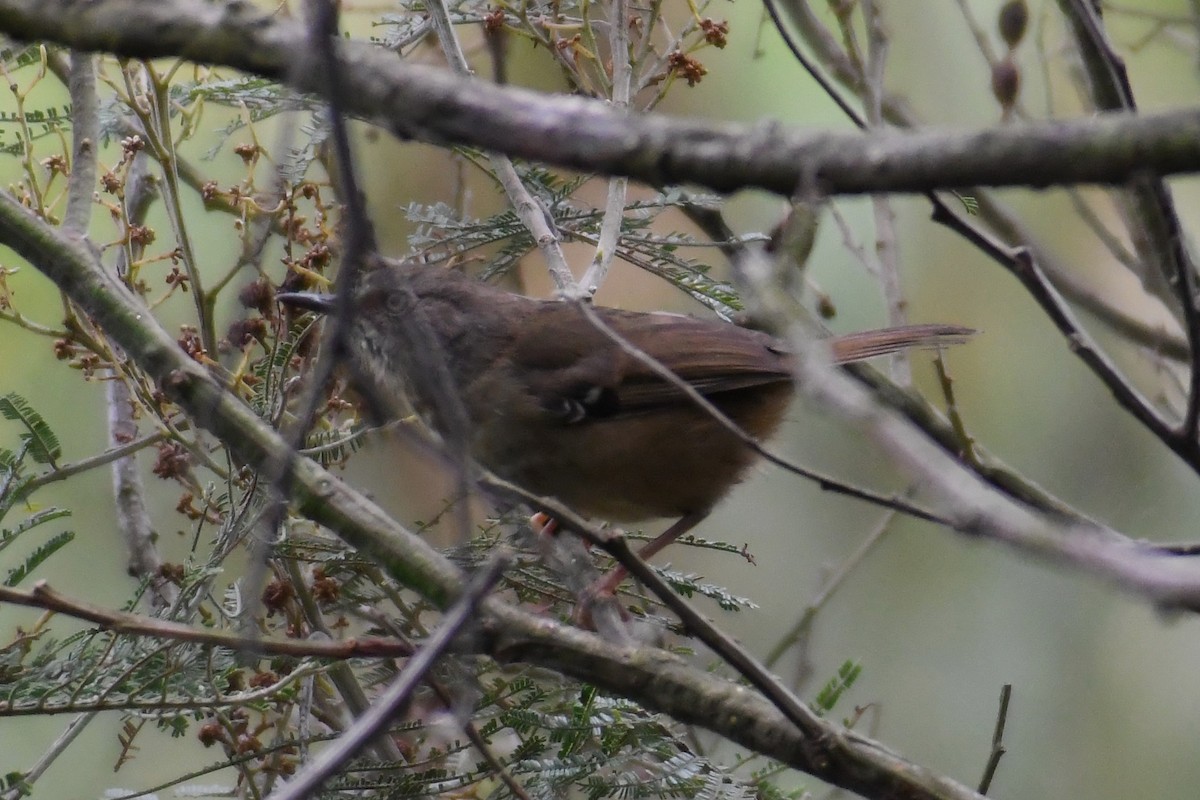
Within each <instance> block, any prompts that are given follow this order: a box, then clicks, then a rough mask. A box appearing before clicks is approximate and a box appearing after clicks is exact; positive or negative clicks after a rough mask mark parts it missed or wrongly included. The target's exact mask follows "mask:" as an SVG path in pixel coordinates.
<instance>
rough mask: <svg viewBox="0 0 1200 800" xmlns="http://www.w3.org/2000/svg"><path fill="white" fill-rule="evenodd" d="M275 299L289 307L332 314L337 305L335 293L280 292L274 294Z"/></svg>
mask: <svg viewBox="0 0 1200 800" xmlns="http://www.w3.org/2000/svg"><path fill="white" fill-rule="evenodd" d="M275 300H276V301H278V302H280V303H282V304H283V305H285V306H288V307H289V308H299V309H303V310H305V311H315V312H316V313H318V314H332V313H333V311H334V308H336V307H337V295H332V294H317V293H316V292H281V293H279V294H277V295H275Z"/></svg>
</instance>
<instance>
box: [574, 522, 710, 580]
mask: <svg viewBox="0 0 1200 800" xmlns="http://www.w3.org/2000/svg"><path fill="white" fill-rule="evenodd" d="M707 516H708V511H695V512H692V513H690V514H684V515H683V516H682V517H680V518H679V519H677V520H676V521H675V522H674V523H673V524H672V525H671V527H669V528H667V529H666V530H665V531H663V532H662V533H660V534H659V535H658V536H656V537H654V538H653V539H651V540H650V541H649V542H648V543H647V544H646V546H645V547H643V548H642V549H641V550H639V551H638V558H640V559H642V560H643V561H647V560H649V559H651V558H653V557H654V555H655V554H656V553H658V551H660V550H662V549H663V548H664V547H666V546H667V545H669V544H671V543H672V542H674V541H675V540H676V539H678V538H679V537H680V536H683V535H684V534H685V533H687V532H688V531H690V530H691V529H692V528H694V527H696V526H697V525H699V524H700V522H701V520H703V519H704V518H705V517H707ZM627 575H629V570H627V569H625V567H623V566H621V565H620V564H618V565H617V566H615V567H613V569H612V570H611V571H610V572H609V573H608V574H607V575H605V576H604V577H603V578H601V579H600V580H598V581H596V582H595V583H594V584H592V588H591V590H590V593H591V594H593V595H595V596H599V597H603V596H604V595H611V594H615V593H616V591H617V587H618V586H620V585H621V581H623V580H625V577H626V576H627Z"/></svg>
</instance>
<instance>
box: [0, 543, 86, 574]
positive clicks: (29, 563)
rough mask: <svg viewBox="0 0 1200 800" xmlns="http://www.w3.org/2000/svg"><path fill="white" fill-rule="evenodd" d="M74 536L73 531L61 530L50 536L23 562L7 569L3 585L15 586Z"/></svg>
mask: <svg viewBox="0 0 1200 800" xmlns="http://www.w3.org/2000/svg"><path fill="white" fill-rule="evenodd" d="M74 538H75V532H74V531H63V532H62V533H60V534H58V535H57V536H54V537H52V538H51V539H50V540H49V541H47V542H46V543H45V544H43V545H42V546H41V547H39V548H38V549H37V550H34V551H33V552H32V553H30V554H29V557H28V558H26V559H25V563H24V564H22V565H21V566H19V567H16V568H15V569H10V570H9V571H8V577H7V578H5V579H4V585H5V586H16V585H17V584H18V583H20V582H21V581H23V580H24V579H25V578H27V577H28V576H29V574H30V573H31V572H33V571H34V570H35V569H37V568H38V567H39V566H40V565H41V564H42V562H44V561H45V560H46V559H48V558H49V557H50V556H52V555H54V554H55V553H57V552H58V551H59V550H61V549H62V548H64V547H66V546H67V544H69V543H70V542H71V541H72V540H73V539H74Z"/></svg>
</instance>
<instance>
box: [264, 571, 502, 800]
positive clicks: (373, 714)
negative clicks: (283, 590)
mask: <svg viewBox="0 0 1200 800" xmlns="http://www.w3.org/2000/svg"><path fill="white" fill-rule="evenodd" d="M510 561H511V556H510V555H509V554H508V553H507V552H506V551H504V550H496V551H494V552H493V554H492V555H491V556H490V557H489V558H488V560H487V561H486V562H485V563H484V565H483V566H482V567H480V568H479V571H478V572H476V573H475V575H474V576H473V577H472V578H471V581H470V583H468V584H467V586H466V588H465V589H464V590H463V594H462V596H461V597H460V598H459V599H458V600H457V601H456V602H455V604H454V605H453V606H452V607H451V608H450V610H449V611H448V612H446V616H445V617H444V618H443V619H442V623H441V625H440V626H439V627H438V629H437V630H436V631H435V632H434V634H433V635H432V636H430V637H429V639H428V640H427V641H426V642H425V643H424V644H423V645H422V646H421V649H420V650H419V651H417V653H416V654H415V655H414V656H413V657H412V658H410V659H409V661H408V663H407V664H406V665H405V667H404V671H403V672H401V673H400V675H398V676H397V677H396V680H395V681H393V682H392V685H391V686H389V687H388V688H387V690H386V691H384V692H383V693H382V694H381V695H380V696H379V697H377V698H375V702H374V703H372V704H371V708H370V710H369V711H368V712H367V713H366V714H364V715H362V716H361V717H359V718H358V719H357V720H355V721H354V724H353V725H351V726H350V727H349V728H347V729H346V730H345V731H344V732H343V733H342V735H341V736H340V737H338V740H337V741H336V742H335V743H334V744H332V745H330V746H329V747H328V748H326V749H325V750H323V751H321V754H320V755H319V756H317V758H316V759H314V760H313V761H312V762H310V763H309V764H308V765H307V766H306V767H304V768H303V769H302V770H300V771H299V772H298V773H296V775H295V777H293V778H292V779H291V780H289V781H288V782H287V783H286V784H285V785H284V786H283V787H281V788H280V789H279V791H277V792H276V793H275V794H273V795H272V796H271V800H305V798H308V797H312V796H313V795H314V794H315V793H316V791H317V789H318V788H319V787H320V786H321V784H323V783H324V782H325V781H326V780H328V779H329V778H330V777H332V776H333V774H334V773H335V772H337V771H338V770H339V769H341V768H342V767H343V766H344V765H345V763H346V762H347V761H349V760H350V759H351V758H353V757H354V755H355V754H356V753H358V752H359V751H360V750H361V749H362V748H363V747H365V746H366V745H367V743H368V742H370V741H371V740H372V739H374V738H375V737H376V736H378V735H379V734H381V733H382V732H383V730H384V728H385V727H386V726H387V725H388V724H389V723H390V722H391V721H392V720H393V719H395V718H396V715H397V714H399V713H400V711H401V710H402V709H403V708H404V707H405V706H406V705H407V704H408V701H409V699H410V698H411V697H412V694H413V692H415V691H416V690H417V688H418V687H419V686H420V685H421V684H422V683H424V682H425V679H426V677H427V676H428V674H429V671H430V670H431V669H433V666H434V665H435V664H436V663H437V662H438V659H440V658H441V657H442V655H443V654H444V653H445V652H446V651H447V650H448V649H449V648H450V646H451V645H452V644H454V640H455V639H457V638H458V637H459V635H461V634H462V633H463V631H464V629H466V628H467V627H469V625H470V623H471V618H472V617H473V616H474V615H475V611H476V609H477V608H478V607H479V604H480V603H481V602H482V601H483V598H484V597H486V596H487V594H488V593H489V592H491V590H492V587H493V586H495V585H496V582H497V581H499V580H500V577H501V576H502V575H503V574H504V571H505V570H506V569H508V565H509V563H510Z"/></svg>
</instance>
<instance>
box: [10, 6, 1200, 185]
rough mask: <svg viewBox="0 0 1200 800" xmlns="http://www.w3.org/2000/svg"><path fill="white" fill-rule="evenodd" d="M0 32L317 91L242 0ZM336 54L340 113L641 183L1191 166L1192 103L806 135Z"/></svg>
mask: <svg viewBox="0 0 1200 800" xmlns="http://www.w3.org/2000/svg"><path fill="white" fill-rule="evenodd" d="M0 31H3V32H5V33H7V34H9V35H11V36H15V37H18V38H23V39H28V40H48V41H54V42H59V43H61V44H64V45H68V46H70V47H74V48H77V49H91V50H103V51H108V52H113V53H117V54H120V55H125V56H134V57H141V58H151V57H162V56H177V57H182V58H186V59H192V60H195V61H200V62H205V63H217V64H224V65H227V66H230V67H235V68H237V69H241V70H245V71H247V72H253V73H257V74H260V75H264V76H267V77H270V78H273V79H276V80H279V81H281V82H283V83H286V84H288V85H289V86H292V87H293V88H295V89H298V90H300V91H304V92H316V93H319V92H321V91H324V90H325V89H326V81H325V80H324V78H323V71H322V68H321V66H320V65H319V64H318V63H317V62H316V61H315V60H313V59H307V58H305V54H306V53H308V52H309V49H310V48H309V47H308V44H307V40H306V38H305V32H304V29H303V28H302V27H301V26H300V25H299V24H297V23H295V22H292V21H290V20H287V19H283V18H276V17H272V16H269V15H266V14H263V13H260V12H259V11H258V10H257V9H256V8H255V7H254V6H252V5H251V4H249V3H245V2H230V3H224V4H222V3H194V2H182V0H158V1H156V2H144V1H140V0H94V2H90V3H86V4H83V3H79V2H74V0H0ZM339 50H340V56H339V57H340V59H341V60H342V69H341V70H340V72H341V74H342V75H343V76H344V78H345V84H346V86H345V89H346V91H345V94H344V96H343V97H342V98H341V99H342V100H343V101H344V105H345V108H346V109H347V111H349V112H350V113H354V114H358V115H361V116H362V117H365V118H367V119H371V120H374V121H376V122H378V123H380V124H382V125H385V126H387V127H389V128H390V129H391V130H393V131H394V132H395V133H396V134H397V135H399V136H403V137H405V138H412V139H418V140H421V141H427V142H433V143H437V144H465V145H472V146H476V147H481V148H484V149H486V150H491V151H495V152H501V153H505V154H507V155H511V156H518V157H522V158H529V159H533V160H537V161H542V162H545V163H549V164H555V165H558V166H562V167H570V168H575V169H581V170H586V171H589V172H598V173H605V174H610V175H625V176H628V177H631V178H635V179H637V180H639V181H643V182H645V183H648V184H651V185H663V184H676V183H694V184H699V185H702V186H706V187H709V188H711V189H715V190H718V191H734V190H737V189H745V188H761V189H766V190H769V191H772V192H778V193H781V194H786V195H792V194H794V193H795V192H797V191H798V190H801V189H813V190H819V191H821V192H823V193H825V194H857V193H864V192H917V191H929V190H933V189H939V188H945V187H956V186H1031V187H1046V186H1051V185H1056V184H1063V183H1109V184H1119V183H1124V182H1125V181H1127V180H1128V179H1129V178H1130V177H1131V176H1134V175H1139V174H1140V175H1145V174H1147V173H1151V174H1158V175H1167V174H1174V173H1182V172H1195V171H1197V170H1200V110H1196V109H1192V110H1186V111H1175V112H1170V113H1165V114H1156V115H1147V116H1136V115H1132V114H1110V115H1103V116H1099V117H1094V118H1091V119H1086V120H1078V121H1073V122H1057V123H1037V124H1027V125H1012V126H1006V127H1004V128H998V129H988V130H983V131H975V132H961V131H954V132H948V131H942V132H936V131H922V132H914V133H903V134H901V133H897V132H895V131H887V132H882V133H871V134H807V133H803V132H801V131H799V130H796V129H789V128H786V127H784V126H782V125H779V124H778V123H775V122H766V123H761V124H757V125H734V124H717V123H703V122H696V121H693V120H684V119H675V118H670V117H666V116H662V115H657V114H645V115H639V116H630V115H628V114H626V113H623V112H618V111H614V110H612V109H611V108H610V107H609V106H607V105H606V104H604V103H601V102H598V101H592V100H587V99H584V98H581V97H564V96H548V95H545V94H539V93H537V92H532V91H527V90H523V89H516V88H512V87H504V86H496V85H493V84H489V83H486V82H484V81H480V80H474V79H470V78H462V77H457V76H455V75H452V74H450V73H449V72H447V71H445V70H439V69H433V68H429V67H422V66H418V65H412V64H406V63H403V62H402V61H400V60H398V59H396V57H395V55H394V54H392V53H390V52H388V51H386V50H384V49H382V48H379V47H375V46H372V45H369V44H366V43H362V42H350V41H348V42H344V43H343V45H342V47H340V48H339Z"/></svg>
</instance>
